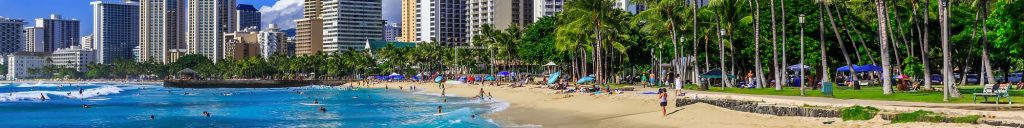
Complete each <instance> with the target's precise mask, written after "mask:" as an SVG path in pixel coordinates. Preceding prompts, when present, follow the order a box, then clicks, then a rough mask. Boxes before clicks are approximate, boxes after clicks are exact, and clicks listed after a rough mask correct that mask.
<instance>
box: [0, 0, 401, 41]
mask: <svg viewBox="0 0 1024 128" xmlns="http://www.w3.org/2000/svg"><path fill="white" fill-rule="evenodd" d="M91 1H94V0H0V17H7V18H17V19H24V20H25V22H29V23H27V24H26V26H31V25H34V24H35V21H34V19H36V18H49V17H50V14H60V15H61V17H62V18H64V19H78V21H80V24H79V26H80V27H81V28H80V32H79V33H80V34H81V35H82V36H85V35H88V34H90V33H92V23H93V22H92V21H93V19H92V5H89V2H91ZM104 1H121V0H104ZM237 1H238V4H250V5H253V6H256V8H257V9H259V10H260V12H261V13H263V14H262V15H263V16H262V18H263V19H262V20H263V21H262V24H263V25H264V27H266V24H269V23H274V24H277V25H278V26H279V27H280V28H283V29H289V28H294V27H295V22H294V21H293V20H295V19H298V18H302V1H303V0H237ZM381 1H382V2H383V5H382V7H383V13H384V14H383V15H384V19H385V20H388V22H394V23H399V22H401V6H402V3H401V1H399V0H381Z"/></svg>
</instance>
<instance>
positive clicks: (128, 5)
mask: <svg viewBox="0 0 1024 128" xmlns="http://www.w3.org/2000/svg"><path fill="white" fill-rule="evenodd" d="M90 3H91V4H92V10H93V15H92V16H93V24H92V28H93V30H92V33H93V35H94V37H93V42H92V43H93V46H92V47H93V48H95V50H96V62H97V63H101V64H109V63H113V62H114V61H115V60H120V59H126V60H134V59H135V56H134V54H132V48H135V46H138V45H139V4H138V3H135V2H131V1H127V2H107V1H93V2H90Z"/></svg>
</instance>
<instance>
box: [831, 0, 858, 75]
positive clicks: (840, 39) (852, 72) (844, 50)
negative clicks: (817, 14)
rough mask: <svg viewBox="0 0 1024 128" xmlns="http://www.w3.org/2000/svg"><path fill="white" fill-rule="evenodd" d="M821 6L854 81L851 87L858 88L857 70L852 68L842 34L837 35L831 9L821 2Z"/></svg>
mask: <svg viewBox="0 0 1024 128" xmlns="http://www.w3.org/2000/svg"><path fill="white" fill-rule="evenodd" d="M821 6H825V11H826V13H827V15H828V21H829V24H831V25H832V34H835V36H836V41H839V49H841V50H843V59H845V60H846V65H847V66H849V67H850V77H851V78H853V81H854V82H853V89H855V90H860V84H857V81H858V79H857V71H856V70H854V69H853V67H854V66H853V62H852V61H851V60H850V55H849V53H848V52H846V45H843V44H844V43H843V39H842V36H839V28H836V21H835V19H834V18H832V9H831V8H829V5H824V4H822V5H821Z"/></svg>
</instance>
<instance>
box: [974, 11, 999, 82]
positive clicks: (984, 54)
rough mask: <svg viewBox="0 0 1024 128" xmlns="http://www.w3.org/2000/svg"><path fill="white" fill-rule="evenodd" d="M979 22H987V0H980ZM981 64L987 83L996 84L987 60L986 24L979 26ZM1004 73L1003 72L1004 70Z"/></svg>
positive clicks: (989, 62) (990, 64)
mask: <svg viewBox="0 0 1024 128" xmlns="http://www.w3.org/2000/svg"><path fill="white" fill-rule="evenodd" d="M979 6H981V11H982V13H981V14H982V16H981V21H987V20H988V0H981V4H979ZM981 35H982V36H981V45H982V46H981V48H982V49H981V63H982V65H983V66H984V68H985V75H986V76H988V82H989V83H996V80H995V77H994V76H993V75H992V61H991V60H989V56H988V49H989V45H988V24H986V23H982V24H981ZM1004 71H1005V70H1004ZM1004 78H1005V77H1004Z"/></svg>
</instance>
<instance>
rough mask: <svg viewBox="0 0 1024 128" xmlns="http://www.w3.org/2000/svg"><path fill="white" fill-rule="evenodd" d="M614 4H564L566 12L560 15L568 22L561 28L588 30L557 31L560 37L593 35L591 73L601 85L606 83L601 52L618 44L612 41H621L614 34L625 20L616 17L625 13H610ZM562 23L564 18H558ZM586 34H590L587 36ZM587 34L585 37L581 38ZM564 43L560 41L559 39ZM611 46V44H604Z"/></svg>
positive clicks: (587, 0) (593, 0) (595, 0)
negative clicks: (592, 72) (592, 70)
mask: <svg viewBox="0 0 1024 128" xmlns="http://www.w3.org/2000/svg"><path fill="white" fill-rule="evenodd" d="M613 5H614V3H612V2H611V1H608V0H574V1H568V2H566V3H565V10H564V11H563V12H562V13H561V14H560V15H564V16H566V17H568V18H564V19H568V20H570V21H568V22H567V23H566V24H565V25H563V26H561V27H560V28H562V27H568V28H565V29H580V28H587V29H591V30H582V29H580V30H565V29H559V30H557V31H561V32H558V33H562V35H589V33H593V34H594V35H593V36H590V37H593V38H595V39H594V40H593V43H591V44H590V45H592V47H593V48H591V49H590V50H591V52H592V53H593V54H594V57H593V58H594V71H595V74H596V78H597V79H596V83H599V84H604V83H605V82H606V79H607V77H606V74H605V71H604V70H605V65H604V63H603V62H604V52H605V48H606V47H608V45H612V47H614V48H621V47H615V46H616V44H614V43H619V42H618V41H614V40H616V39H620V38H614V37H617V36H619V35H618V34H617V33H616V32H617V31H616V30H617V29H618V28H621V23H622V22H621V21H620V20H623V19H625V18H622V17H617V16H620V15H622V14H623V13H625V12H624V11H621V10H616V9H613V8H612V6H613ZM559 19H563V18H559ZM588 31H589V32H588ZM582 32H587V33H588V34H582ZM560 39H563V38H560ZM609 42H611V43H612V44H607V43H609Z"/></svg>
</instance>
